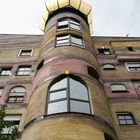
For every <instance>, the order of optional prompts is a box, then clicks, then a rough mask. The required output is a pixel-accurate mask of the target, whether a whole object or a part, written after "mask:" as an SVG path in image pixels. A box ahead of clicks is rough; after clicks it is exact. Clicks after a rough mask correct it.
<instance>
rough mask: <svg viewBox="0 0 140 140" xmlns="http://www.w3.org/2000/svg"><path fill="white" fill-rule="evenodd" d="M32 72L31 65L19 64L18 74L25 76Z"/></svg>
mask: <svg viewBox="0 0 140 140" xmlns="http://www.w3.org/2000/svg"><path fill="white" fill-rule="evenodd" d="M30 73H31V65H28V66H19V68H18V71H17V75H22V76H23V75H24V76H28V75H30Z"/></svg>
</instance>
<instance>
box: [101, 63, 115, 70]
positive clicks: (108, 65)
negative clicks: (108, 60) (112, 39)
mask: <svg viewBox="0 0 140 140" xmlns="http://www.w3.org/2000/svg"><path fill="white" fill-rule="evenodd" d="M103 69H104V70H115V66H114V65H113V64H104V65H103Z"/></svg>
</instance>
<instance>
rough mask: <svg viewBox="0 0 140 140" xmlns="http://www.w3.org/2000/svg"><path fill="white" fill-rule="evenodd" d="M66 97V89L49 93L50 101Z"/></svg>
mask: <svg viewBox="0 0 140 140" xmlns="http://www.w3.org/2000/svg"><path fill="white" fill-rule="evenodd" d="M62 98H66V90H61V91H56V92H52V93H50V101H52V100H57V99H62Z"/></svg>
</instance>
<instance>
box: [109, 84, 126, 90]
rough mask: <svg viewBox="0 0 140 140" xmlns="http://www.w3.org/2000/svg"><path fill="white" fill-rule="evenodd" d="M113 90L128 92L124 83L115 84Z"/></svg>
mask: <svg viewBox="0 0 140 140" xmlns="http://www.w3.org/2000/svg"><path fill="white" fill-rule="evenodd" d="M111 90H112V92H127V89H126V86H125V85H123V84H113V85H111Z"/></svg>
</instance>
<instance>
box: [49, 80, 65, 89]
mask: <svg viewBox="0 0 140 140" xmlns="http://www.w3.org/2000/svg"><path fill="white" fill-rule="evenodd" d="M66 87H67V78H64V79H62V80H61V81H59V82H57V83H55V84H54V85H52V86H51V88H50V91H53V90H58V89H63V88H66Z"/></svg>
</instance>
